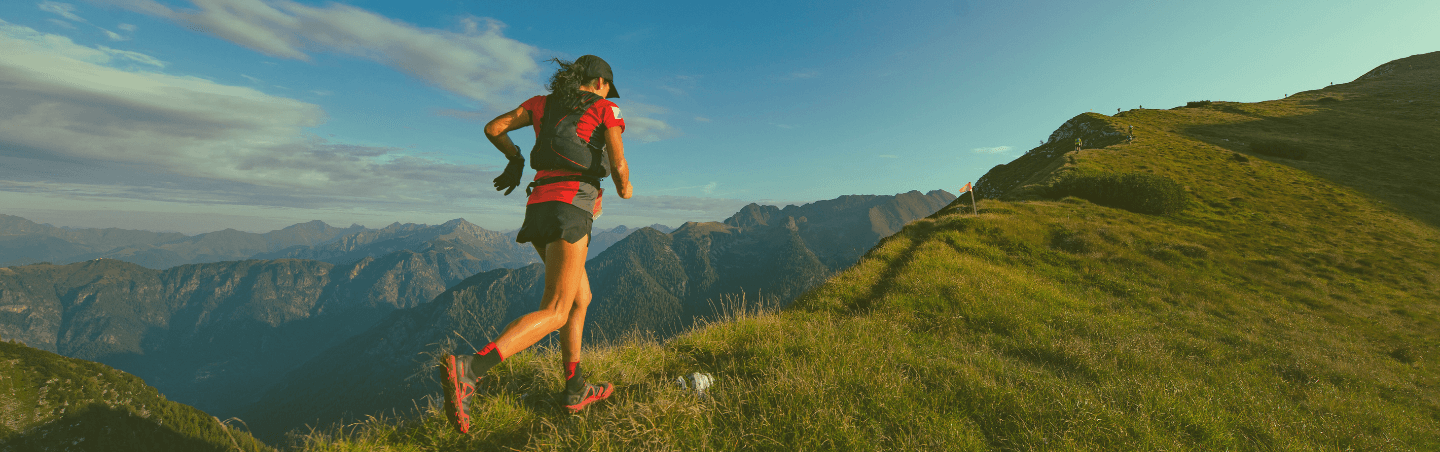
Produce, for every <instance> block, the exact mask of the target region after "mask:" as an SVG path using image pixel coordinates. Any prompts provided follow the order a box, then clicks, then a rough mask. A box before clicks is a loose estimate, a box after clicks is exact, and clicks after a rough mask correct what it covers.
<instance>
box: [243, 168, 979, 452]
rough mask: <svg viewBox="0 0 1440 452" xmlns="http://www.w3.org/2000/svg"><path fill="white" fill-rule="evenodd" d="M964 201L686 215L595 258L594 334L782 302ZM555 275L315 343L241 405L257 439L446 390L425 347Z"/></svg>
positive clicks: (674, 324) (518, 278)
mask: <svg viewBox="0 0 1440 452" xmlns="http://www.w3.org/2000/svg"><path fill="white" fill-rule="evenodd" d="M954 199H955V196H954V195H952V194H950V193H947V192H945V191H941V190H936V191H932V192H930V193H926V194H922V193H920V192H915V191H912V192H909V193H902V194H900V195H896V196H844V197H841V198H838V199H835V200H829V201H820V202H816V203H812V204H807V205H804V206H789V207H786V208H785V209H779V208H776V207H773V206H760V205H755V204H751V205H749V206H746V207H745V208H743V209H741V211H740V212H738V213H736V214H735V215H734V216H732V217H731V218H729V219H727V220H726V221H725V222H723V223H719V222H709V223H694V222H691V223H686V224H685V225H683V226H681V227H680V228H679V229H677V230H675V231H673V232H671V233H669V234H666V233H662V232H661V231H659V230H655V229H651V228H642V229H640V230H639V231H636V232H633V233H632V234H630V235H629V236H628V237H626V238H625V239H623V240H621V241H620V242H618V243H616V244H615V245H614V246H611V247H609V249H607V250H605V251H604V252H603V253H601V254H600V255H599V256H597V257H596V258H595V259H591V260H590V261H589V262H587V263H586V271H587V272H588V273H589V275H590V283H591V290H592V292H593V293H594V295H595V299H594V301H593V302H592V304H591V306H590V310H589V315H588V316H587V318H586V320H587V322H586V328H585V331H586V335H587V336H589V340H591V341H594V340H604V339H615V338H619V337H621V336H623V335H624V334H626V333H628V332H631V331H641V332H651V333H654V334H657V335H659V336H662V337H664V336H667V335H670V334H674V333H677V332H680V331H682V330H683V329H685V328H687V327H689V326H691V325H692V324H693V323H694V322H695V321H696V320H697V319H702V318H707V317H712V316H713V315H714V314H715V313H716V310H717V309H722V308H724V307H725V306H724V304H725V303H726V302H727V300H734V299H738V298H739V297H740V296H742V294H743V297H744V298H745V299H746V300H749V302H751V303H756V302H761V301H760V300H765V301H763V302H765V303H768V304H770V305H772V306H774V305H783V304H785V303H788V302H789V301H790V300H791V299H793V298H794V297H795V296H797V295H799V294H801V293H803V292H804V291H805V290H807V289H809V288H811V287H814V286H816V285H818V284H820V283H821V282H823V281H824V280H825V278H827V277H828V276H829V275H830V274H832V273H833V272H835V271H838V270H841V269H843V268H845V267H848V266H849V265H851V264H854V263H855V261H856V260H858V259H859V257H860V255H861V254H863V253H864V252H865V251H866V250H868V249H869V248H870V247H872V246H874V244H875V243H876V242H878V241H879V240H880V239H881V238H883V237H885V236H888V235H890V234H892V233H894V232H895V231H896V230H898V229H899V227H900V226H902V225H904V224H905V223H908V222H910V221H914V220H916V219H919V218H923V217H925V216H927V215H930V214H931V213H934V212H935V211H938V210H940V209H941V208H943V207H945V206H946V205H948V204H949V203H950V202H951V201H953V200H954ZM543 287H544V268H543V266H542V265H540V264H534V265H530V266H527V267H522V268H517V269H508V268H501V269H496V270H491V271H488V272H484V273H480V274H477V275H475V276H472V277H470V278H467V279H466V280H464V281H462V282H461V283H459V284H457V285H455V286H454V287H451V288H450V289H448V290H446V291H445V292H444V293H443V294H441V295H440V296H438V297H436V299H435V300H434V301H432V302H430V303H426V304H423V305H420V306H416V307H414V308H410V309H403V310H398V311H396V312H393V313H391V314H390V315H389V316H387V317H386V318H385V319H383V320H381V321H380V322H379V323H377V324H375V326H373V327H372V328H370V329H369V330H367V331H365V332H363V333H360V334H358V335H356V336H354V337H353V338H351V339H349V340H347V341H345V342H344V343H343V344H340V345H339V346H336V347H334V348H331V349H329V350H326V351H324V352H322V353H320V354H318V355H316V356H315V358H314V359H312V360H310V361H309V362H307V363H305V364H304V365H302V366H300V367H299V368H297V369H296V370H295V371H293V372H291V373H290V374H289V375H287V376H286V377H285V379H284V380H282V381H281V382H280V383H279V384H277V385H275V386H274V387H273V388H272V389H271V390H270V391H268V392H266V393H265V395H264V396H263V397H262V398H261V399H260V400H259V401H258V402H256V403H255V404H254V405H252V406H251V407H250V408H249V409H247V410H245V411H244V412H242V413H241V414H240V417H241V418H243V419H245V420H246V422H247V423H248V425H249V426H250V427H251V429H252V431H253V432H255V433H256V435H257V436H258V437H260V438H262V439H276V438H279V437H281V436H282V435H283V433H284V432H285V431H287V430H289V429H292V428H298V427H301V426H302V425H305V424H310V425H315V424H317V423H320V424H324V423H329V422H334V421H340V420H342V419H346V418H347V415H348V416H350V418H354V417H356V416H363V415H364V414H370V413H376V412H380V411H387V410H390V409H397V410H408V409H410V408H411V407H412V406H413V404H412V400H415V399H418V398H421V397H424V396H425V395H428V394H434V393H436V391H438V386H435V384H434V383H433V382H432V381H431V380H429V379H428V378H427V377H429V376H430V374H429V373H428V372H427V371H426V370H427V369H428V366H429V362H428V359H429V358H428V357H427V356H428V355H426V353H443V352H448V351H461V350H469V349H470V347H471V346H474V347H479V346H481V345H483V344H484V343H486V342H488V340H490V339H491V338H494V337H495V336H496V335H497V333H498V331H499V330H500V329H503V327H504V325H505V322H508V321H509V320H512V319H514V318H516V317H518V316H519V315H521V314H524V313H527V312H529V311H531V310H533V309H534V308H535V306H536V303H537V302H538V300H539V298H540V294H541V292H542V291H543ZM467 343H468V344H469V345H464V346H463V347H462V346H461V345H462V344H467ZM355 394H364V397H355Z"/></svg>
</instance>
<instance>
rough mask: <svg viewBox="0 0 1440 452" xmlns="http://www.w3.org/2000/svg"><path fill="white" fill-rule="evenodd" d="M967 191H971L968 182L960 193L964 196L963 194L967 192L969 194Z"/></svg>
mask: <svg viewBox="0 0 1440 452" xmlns="http://www.w3.org/2000/svg"><path fill="white" fill-rule="evenodd" d="M967 191H970V183H969V182H966V183H965V188H962V189H960V193H962V194H963V193H965V192H967Z"/></svg>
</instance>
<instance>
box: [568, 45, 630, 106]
mask: <svg viewBox="0 0 1440 452" xmlns="http://www.w3.org/2000/svg"><path fill="white" fill-rule="evenodd" d="M574 65H575V68H576V69H578V70H580V71H581V72H582V73H584V74H585V78H586V79H592V78H595V77H605V81H608V82H610V92H609V93H606V94H605V98H606V99H610V98H616V97H620V91H617V90H616V89H615V74H614V73H612V72H610V63H606V62H605V60H602V59H600V57H598V56H595V55H585V56H582V57H580V58H576V59H575V63H574Z"/></svg>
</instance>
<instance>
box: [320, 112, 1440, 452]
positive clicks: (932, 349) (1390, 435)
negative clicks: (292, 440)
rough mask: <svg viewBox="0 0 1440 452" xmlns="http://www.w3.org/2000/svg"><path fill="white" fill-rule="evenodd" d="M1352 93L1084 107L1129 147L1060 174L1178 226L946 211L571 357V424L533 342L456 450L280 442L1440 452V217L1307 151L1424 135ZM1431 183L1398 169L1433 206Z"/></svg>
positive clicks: (1064, 206)
mask: <svg viewBox="0 0 1440 452" xmlns="http://www.w3.org/2000/svg"><path fill="white" fill-rule="evenodd" d="M1322 95H1324V96H1335V98H1336V99H1338V100H1336V101H1333V102H1332V101H1327V103H1323V104H1322V103H1318V100H1317V99H1318V98H1320V97H1322ZM1361 100H1362V99H1361V96H1359V95H1352V96H1349V97H1347V95H1345V94H1344V93H1338V92H1332V93H1318V92H1316V93H1302V94H1297V95H1295V96H1292V97H1291V98H1290V99H1286V100H1283V101H1272V102H1264V103H1258V104H1236V103H1223V102H1217V103H1214V104H1212V105H1210V106H1208V107H1205V108H1187V109H1180V110H1174V111H1169V110H1137V111H1132V112H1126V114H1123V115H1120V116H1119V117H1108V116H1101V115H1094V116H1095V117H1096V118H1097V119H1098V120H1101V121H1106V122H1110V123H1113V124H1114V126H1115V127H1117V128H1120V127H1122V126H1129V125H1134V126H1136V135H1137V139H1136V141H1135V142H1134V143H1128V144H1125V143H1122V144H1117V145H1113V146H1109V147H1106V148H1100V149H1087V150H1084V151H1081V152H1078V153H1074V154H1072V155H1070V157H1073V160H1070V161H1067V162H1066V163H1065V164H1064V165H1061V167H1060V168H1059V171H1061V172H1063V171H1068V170H1070V169H1076V170H1092V171H1100V172H1112V173H1128V172H1147V173H1155V174H1159V175H1163V176H1166V177H1169V178H1172V179H1174V180H1176V181H1178V182H1179V183H1180V184H1182V185H1184V186H1185V187H1186V190H1187V192H1188V193H1189V194H1190V196H1191V201H1190V203H1189V205H1188V206H1187V207H1186V209H1184V210H1183V211H1180V212H1177V213H1173V214H1169V215H1164V216H1156V215H1143V214H1138V213H1133V212H1128V211H1125V210H1120V209H1114V208H1109V207H1103V206H1098V205H1095V204H1093V203H1090V202H1089V201H1085V200H1083V199H1079V198H1073V197H1072V198H1064V199H1029V200H1023V201H1014V202H1001V201H994V200H982V202H981V203H980V206H979V207H980V214H979V215H969V214H967V212H968V211H969V210H968V205H967V206H966V207H967V208H966V209H959V208H947V209H945V210H942V211H941V212H940V213H939V214H937V215H936V216H934V217H932V218H929V219H924V220H920V221H917V222H915V223H912V224H910V225H909V226H907V227H906V228H905V229H904V230H903V231H902V232H900V233H898V234H896V235H894V236H891V237H889V238H887V239H885V240H884V241H882V242H881V243H880V244H879V245H878V246H876V247H875V249H873V250H872V251H871V252H870V253H869V254H867V255H866V256H865V257H864V258H862V259H861V260H860V261H859V262H858V263H856V264H855V265H854V266H853V267H851V268H850V269H848V270H846V271H844V272H841V273H839V274H837V275H835V276H834V277H832V278H831V279H830V280H829V281H828V282H826V283H825V284H824V285H822V286H821V287H818V288H816V289H814V290H812V291H811V292H809V293H808V294H806V295H804V296H802V297H801V298H800V299H798V300H797V301H796V302H795V303H794V304H793V305H792V306H791V307H790V308H788V309H785V310H781V311H774V310H755V309H735V310H732V314H731V315H730V316H728V317H727V318H725V319H721V320H719V321H716V322H713V323H710V324H707V325H703V326H702V327H699V328H697V329H695V330H693V331H690V332H687V333H685V334H682V335H680V336H678V337H675V338H672V339H669V340H666V341H657V340H654V339H651V338H644V337H630V338H627V339H626V340H623V341H621V342H619V343H617V344H615V345H610V346H600V347H592V348H591V349H588V351H587V353H588V354H587V357H586V358H585V362H586V366H587V369H589V370H590V373H591V374H592V375H593V376H594V379H596V380H608V381H613V382H615V383H616V385H617V387H618V389H617V392H616V395H615V396H614V397H612V399H611V400H609V401H607V402H605V403H603V404H601V405H598V406H595V407H593V408H590V409H587V410H586V411H585V412H583V413H581V414H580V415H574V416H572V415H569V414H567V413H563V412H561V410H560V409H558V408H557V407H556V405H555V404H554V402H553V401H551V400H552V399H551V398H552V397H553V396H554V394H556V393H558V392H559V390H560V387H559V386H560V375H559V365H558V362H559V357H558V352H557V351H555V350H551V349H539V350H536V351H531V352H525V353H521V354H519V355H517V356H514V357H511V358H510V359H508V360H507V361H506V363H505V364H503V365H502V366H501V367H500V368H498V369H497V370H496V371H495V372H494V373H493V382H492V383H489V384H486V385H485V386H484V387H483V388H482V394H481V396H480V398H479V400H480V402H479V403H477V406H476V408H475V409H474V412H473V414H472V416H474V418H473V419H474V421H473V422H474V424H475V425H476V427H475V430H476V431H475V432H474V433H472V434H471V435H468V436H461V435H458V434H455V433H454V432H453V431H451V430H449V429H448V428H446V427H445V426H444V424H443V416H441V415H439V414H438V412H437V411H436V408H435V407H433V406H432V407H431V408H430V409H429V411H428V412H427V413H426V414H425V415H423V416H419V417H414V418H403V419H384V420H379V419H377V420H373V421H370V422H367V423H364V424H361V425H357V426H352V427H350V428H348V429H346V430H340V431H333V432H315V433H311V434H308V435H299V436H296V439H297V440H298V441H300V443H302V444H301V445H302V446H303V447H301V448H302V449H305V450H497V449H517V450H992V449H1001V450H1440V372H1437V368H1436V364H1435V363H1436V361H1437V359H1440V352H1437V348H1440V232H1437V225H1436V224H1435V223H1433V222H1434V221H1435V219H1440V208H1437V204H1436V203H1435V202H1430V203H1429V204H1427V203H1426V202H1425V201H1424V198H1423V196H1424V195H1425V194H1426V193H1428V192H1426V191H1424V190H1420V189H1414V190H1411V191H1414V192H1415V193H1418V194H1415V195H1406V194H1404V193H1408V192H1403V190H1402V192H1403V193H1402V192H1397V191H1394V190H1390V189H1382V188H1383V187H1382V188H1375V187H1369V186H1365V185H1363V184H1357V183H1351V182H1349V181H1351V179H1350V178H1349V177H1348V176H1347V174H1350V173H1347V172H1346V171H1353V172H1354V174H1356V175H1357V176H1356V177H1362V178H1373V177H1374V176H1373V175H1370V174H1369V172H1368V171H1369V170H1368V169H1363V168H1355V169H1350V170H1347V169H1346V167H1345V166H1344V164H1337V163H1335V162H1336V161H1334V160H1326V159H1330V158H1339V157H1336V156H1340V155H1343V154H1345V153H1359V152H1363V151H1364V146H1365V145H1366V144H1365V142H1369V141H1370V140H1380V139H1378V138H1374V137H1373V136H1372V135H1373V134H1374V133H1376V132H1374V131H1375V130H1379V131H1382V132H1383V131H1388V132H1386V133H1390V134H1391V135H1387V136H1386V138H1384V140H1380V141H1381V142H1383V143H1385V145H1386V146H1392V147H1395V148H1397V149H1402V150H1403V149H1411V148H1412V147H1414V146H1432V147H1433V144H1428V143H1434V142H1440V136H1436V135H1437V133H1440V132H1436V130H1435V128H1433V127H1432V128H1428V129H1425V130H1410V129H1407V128H1404V127H1401V128H1395V127H1390V126H1387V124H1390V123H1387V122H1385V118H1386V117H1385V116H1383V115H1381V116H1378V117H1365V116H1364V115H1358V114H1352V113H1353V112H1352V113H1347V112H1346V111H1345V110H1343V109H1341V108H1342V107H1343V106H1346V105H1351V104H1349V103H1351V102H1360V101H1361ZM1334 105H1339V106H1340V107H1336V106H1334ZM1356 105H1359V104H1356ZM1407 105H1409V104H1407ZM1430 105H1431V106H1433V103H1432V104H1430ZM1362 106H1363V105H1362ZM1407 108H1408V107H1407ZM1416 108H1419V107H1416ZM1426 108H1429V107H1426ZM1337 109H1339V110H1337ZM1337 111H1338V112H1339V113H1335V112H1337ZM1426 114H1428V113H1426ZM1346 118H1351V119H1346ZM1376 118H1378V119H1376ZM1398 118H1399V119H1394V121H1400V122H1398V123H1399V124H1406V123H1405V122H1404V121H1410V120H1411V119H1412V117H1410V116H1403V115H1402V116H1399V117H1398ZM1422 119H1424V117H1422ZM1357 124H1358V125H1357ZM1357 127H1358V128H1364V129H1365V130H1364V131H1363V132H1362V131H1357V132H1355V133H1354V134H1352V135H1346V134H1345V133H1344V131H1345V130H1349V129H1347V128H1351V129H1353V128H1357ZM1297 131H1299V132H1297ZM1353 136H1359V137H1361V138H1359V139H1352V137H1353ZM1277 137H1279V138H1283V137H1299V138H1296V139H1297V140H1299V141H1300V142H1303V143H1305V144H1307V145H1308V146H1310V147H1309V148H1308V150H1309V153H1308V154H1307V156H1306V157H1305V158H1306V159H1309V160H1300V161H1286V160H1284V159H1279V158H1272V157H1266V156H1258V155H1253V154H1247V150H1246V149H1247V148H1246V146H1247V145H1246V144H1245V143H1246V142H1248V141H1252V140H1254V139H1261V138H1266V139H1273V138H1277ZM1432 138H1433V139H1434V140H1432ZM1237 152H1238V153H1242V154H1247V155H1249V156H1248V157H1247V158H1237V157H1236V154H1237ZM1387 152H1388V151H1387ZM1403 155H1404V154H1403V153H1387V154H1384V156H1386V157H1385V158H1401V157H1403ZM1416 155H1420V156H1421V157H1420V158H1422V159H1428V158H1430V157H1429V156H1428V155H1424V154H1416ZM1397 156H1399V157H1397ZM1242 157H1243V156H1242ZM1347 158H1348V157H1347ZM1339 161H1341V162H1346V161H1348V160H1344V159H1341V160H1339ZM1352 166H1353V165H1352ZM1434 168H1435V167H1434V166H1430V167H1429V172H1428V173H1427V172H1425V171H1424V170H1421V169H1414V170H1412V169H1410V168H1402V169H1399V170H1396V173H1395V174H1396V176H1395V177H1397V178H1398V179H1399V180H1400V181H1401V182H1402V183H1405V184H1415V185H1417V186H1422V187H1424V186H1428V187H1434V186H1436V182H1437V177H1436V176H1435V174H1433V169H1434ZM1366 180H1373V179H1366ZM1395 193H1401V194H1398V195H1397V194H1395ZM1386 200H1389V201H1386ZM967 204H968V203H967ZM597 302H598V303H603V302H604V300H597ZM732 302H733V300H732ZM695 371H699V372H706V373H711V374H713V375H714V376H715V377H716V378H717V381H718V383H717V384H716V386H715V387H714V388H713V389H712V390H711V391H709V392H708V393H707V395H706V396H705V397H700V396H697V395H696V394H694V393H691V392H687V391H684V390H682V389H681V388H679V387H678V386H677V385H676V384H675V383H674V379H675V378H676V377H678V376H680V375H684V374H688V373H690V372H695ZM386 447H388V448H391V449H383V448H386Z"/></svg>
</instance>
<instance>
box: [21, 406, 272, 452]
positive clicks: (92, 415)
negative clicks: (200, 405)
mask: <svg viewBox="0 0 1440 452" xmlns="http://www.w3.org/2000/svg"><path fill="white" fill-rule="evenodd" d="M204 419H206V420H210V419H209V418H204ZM3 448H4V449H5V450H81V451H84V450H104V451H130V450H133V451H155V450H184V451H211V450H213V451H232V450H237V449H238V450H271V449H270V448H269V447H266V446H264V445H262V444H258V442H256V441H254V440H252V439H250V438H248V437H247V436H245V435H239V436H235V437H232V436H231V435H229V433H228V432H226V431H225V430H223V429H220V428H219V427H218V426H213V425H210V426H202V425H161V424H158V423H156V422H155V421H154V420H151V419H147V418H143V417H140V416H138V415H136V414H135V413H132V412H130V411H127V410H123V409H115V408H111V407H108V406H104V405H90V406H87V407H85V408H81V409H79V410H77V411H75V412H73V413H66V414H65V415H64V416H61V417H60V418H59V419H57V420H55V421H52V422H50V423H48V424H45V425H44V426H41V427H37V428H34V429H31V430H30V431H27V432H25V433H21V434H18V435H14V436H11V437H9V438H5V439H4V441H3Z"/></svg>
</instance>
